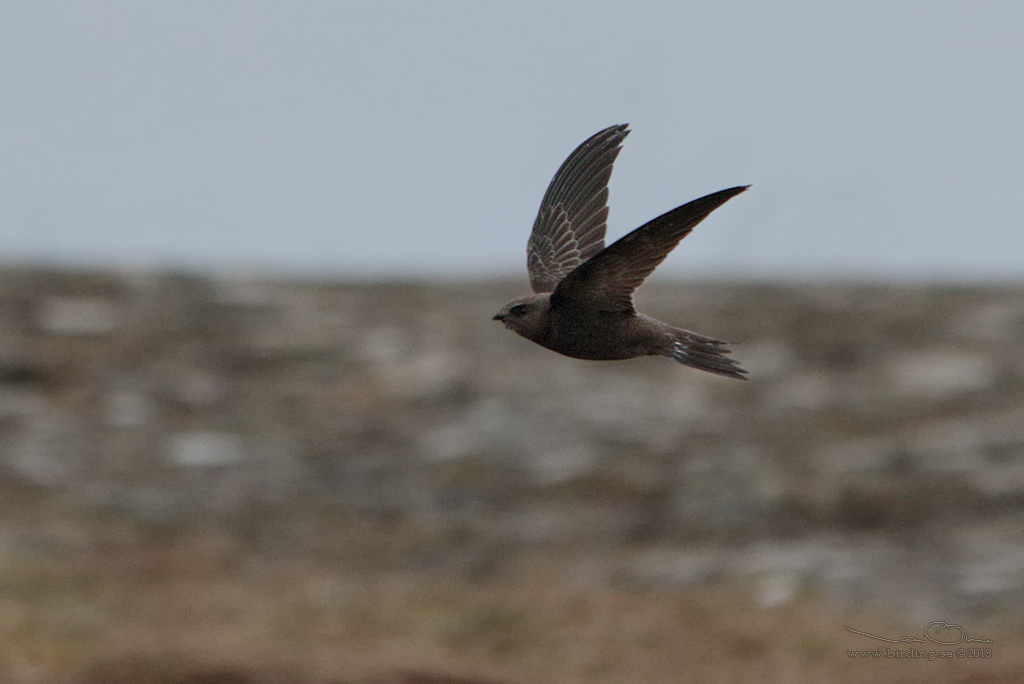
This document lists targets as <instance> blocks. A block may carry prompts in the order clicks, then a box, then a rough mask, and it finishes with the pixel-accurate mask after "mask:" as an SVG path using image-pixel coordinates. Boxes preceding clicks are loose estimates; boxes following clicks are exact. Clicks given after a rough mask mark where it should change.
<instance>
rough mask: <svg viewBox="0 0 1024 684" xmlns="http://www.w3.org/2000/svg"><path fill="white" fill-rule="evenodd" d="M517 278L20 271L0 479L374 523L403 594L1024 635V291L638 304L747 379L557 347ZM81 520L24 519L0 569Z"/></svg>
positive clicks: (376, 564) (5, 378) (155, 506)
mask: <svg viewBox="0 0 1024 684" xmlns="http://www.w3.org/2000/svg"><path fill="white" fill-rule="evenodd" d="M524 288H525V285H524V283H520V282H510V283H503V282H496V283H487V282H465V283H421V282H408V283H402V282H396V283H339V282H303V281H266V280H259V279H254V278H248V277H242V276H228V275H223V276H222V275H186V274H168V273H128V272H124V273H114V272H111V273H87V272H56V271H49V270H45V269H30V268H23V269H7V270H3V271H0V487H2V488H3V490H2V491H5V492H7V495H6V496H5V499H6V500H7V501H8V502H11V501H14V500H19V501H20V500H21V499H18V498H17V497H28V498H30V499H31V500H32V501H35V502H43V503H41V504H39V505H45V506H48V507H49V508H47V510H58V511H60V516H57V517H58V518H60V517H61V516H64V517H66V518H67V519H89V520H98V519H102V520H104V521H110V520H119V521H129V522H131V523H132V524H138V525H142V526H145V527H146V528H147V529H159V530H172V531H173V530H181V529H194V528H195V526H196V525H215V526H218V529H220V530H221V531H222V532H224V534H227V535H228V536H229V537H231V538H232V539H240V540H242V541H243V542H244V544H246V545H247V547H251V548H256V549H259V550H260V551H261V552H265V553H268V554H271V555H273V554H287V553H298V552H300V551H303V552H304V551H309V550H314V551H315V550H317V549H321V548H323V547H325V546H330V541H325V536H324V534H323V527H322V524H321V522H322V521H324V520H329V521H331V525H334V526H337V528H338V531H337V534H339V535H347V534H351V530H352V529H361V528H359V526H360V525H381V526H384V528H386V529H389V530H393V537H391V538H389V539H388V540H387V542H386V543H384V542H381V543H380V544H374V543H368V542H365V541H364V542H360V543H353V544H351V546H350V547H348V549H349V551H348V552H347V553H348V555H349V558H348V562H351V563H352V564H353V566H359V567H361V568H375V569H378V570H380V571H381V572H400V573H413V574H418V575H424V576H444V577H464V578H469V579H471V580H473V579H479V580H481V581H486V580H488V579H489V578H495V577H502V576H504V573H508V572H511V571H513V570H514V567H515V565H516V563H518V562H520V559H521V558H522V555H521V554H523V553H529V554H533V555H535V556H536V555H538V554H539V555H540V556H542V557H558V558H563V559H567V566H566V567H567V568H569V570H568V571H567V572H568V575H567V576H568V577H569V578H570V581H572V582H575V583H577V584H579V585H580V586H593V587H602V586H637V587H660V588H662V589H669V590H681V591H685V590H686V589H687V588H691V587H701V586H708V585H711V584H714V583H718V582H723V581H725V582H732V581H736V582H741V583H743V584H744V585H745V586H749V587H750V588H751V589H750V591H751V596H752V600H753V602H754V604H755V605H759V606H765V607H769V606H783V605H786V604H788V603H790V602H792V601H797V600H799V599H800V597H802V596H806V595H808V594H813V595H814V596H816V597H819V598H822V599H823V600H825V601H827V602H829V603H830V604H834V605H837V606H850V605H854V606H863V605H868V606H875V607H878V608H880V609H884V610H887V611H890V612H892V613H893V614H896V615H899V616H900V619H905V620H909V621H917V622H921V624H927V623H928V622H930V621H932V620H942V619H949V618H948V617H947V616H952V615H955V616H958V617H963V616H968V617H977V618H979V619H980V618H986V617H991V616H1007V617H1012V618H1019V617H1020V616H1022V615H1024V592H1022V591H1021V590H1022V588H1024V347H1022V343H1024V287H1020V286H1019V287H1011V286H1004V287H996V286H990V287H981V286H976V287H967V286H941V287H940V286H911V285H883V284H875V285H856V284H821V283H808V284H788V285H778V284H743V285H724V284H714V283H680V284H676V285H673V284H653V283H652V284H650V285H648V286H646V287H645V288H643V289H642V290H641V291H640V293H639V297H638V308H640V309H642V310H643V311H645V312H647V313H649V314H651V315H654V316H656V317H658V318H662V319H663V320H668V321H671V322H673V323H676V324H678V325H680V326H681V327H686V328H690V329H693V330H697V331H700V332H703V333H705V334H708V335H711V336H715V337H719V338H721V339H726V340H729V341H730V342H732V343H733V349H734V354H735V356H736V358H738V359H739V360H741V361H742V362H743V364H744V366H745V367H746V368H747V369H748V370H749V371H750V375H751V381H750V382H738V381H734V380H730V379H725V378H721V377H716V376H711V375H707V374H703V373H700V372H698V371H695V370H692V369H689V368H685V367H682V366H679V365H677V364H674V363H672V362H671V361H670V360H668V359H664V358H649V359H638V360H633V361H627V362H615V363H595V362H587V361H578V360H572V359H568V358H565V357H561V356H558V355H556V354H553V353H551V352H548V351H546V350H544V349H541V348H540V347H537V346H536V345H533V344H531V343H529V342H526V341H525V340H522V339H520V338H518V337H516V336H514V335H513V334H511V333H508V332H506V331H505V330H504V329H503V328H502V326H501V325H500V324H498V323H495V322H493V321H491V320H490V318H491V316H492V315H493V314H494V313H495V312H496V311H497V310H498V308H500V306H501V305H502V304H504V303H505V302H506V301H507V300H508V299H510V298H512V297H513V296H515V295H518V294H522V293H523V292H524V291H525V289H524ZM61 519H63V518H61ZM105 524H106V523H105ZM90 529H91V528H78V527H73V526H72V527H69V526H68V525H67V524H65V523H61V522H60V521H59V520H56V519H55V518H54V517H52V516H51V517H48V518H46V519H45V520H41V519H35V518H33V517H32V516H26V515H18V514H16V513H14V512H12V511H11V510H10V507H8V512H7V513H6V514H5V516H4V517H3V518H0V560H2V562H5V563H9V562H11V560H10V559H21V558H24V557H25V556H26V555H28V556H32V557H36V556H38V555H39V554H42V555H43V557H47V558H48V557H51V556H52V557H62V558H71V559H74V558H78V557H84V556H87V555H88V554H89V553H90V549H93V548H94V547H95V546H96V544H97V543H98V542H97V538H96V537H95V536H93V535H92V532H90ZM375 529H376V528H375ZM332 538H336V537H332ZM334 552H337V549H334ZM4 559H6V560H4Z"/></svg>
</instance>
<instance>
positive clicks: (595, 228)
mask: <svg viewBox="0 0 1024 684" xmlns="http://www.w3.org/2000/svg"><path fill="white" fill-rule="evenodd" d="M628 127H629V124H620V125H618V126H611V127H609V128H606V129H604V130H603V131H601V132H600V133H597V134H595V135H593V136H591V137H590V138H589V139H587V140H586V141H585V142H584V143H583V144H582V145H580V146H579V147H577V148H576V149H575V150H574V151H573V153H572V154H570V155H569V157H568V159H566V160H565V162H563V164H562V166H561V167H560V168H559V169H558V172H557V173H556V174H555V177H554V178H552V179H551V184H550V185H548V190H547V192H546V193H544V200H543V201H542V202H541V205H540V211H539V212H538V214H537V220H536V221H535V222H534V224H533V232H532V233H531V234H530V241H529V242H528V243H527V246H526V266H527V269H529V272H530V285H531V286H532V287H533V291H534V292H551V291H552V290H554V289H555V287H556V286H557V285H558V283H559V281H561V280H562V278H564V277H565V276H566V275H568V274H569V272H571V271H572V270H573V269H574V268H576V267H577V266H579V265H580V264H582V263H583V262H584V261H586V260H587V259H589V258H590V257H592V256H594V255H595V254H597V253H598V252H600V251H601V250H602V249H604V232H605V225H606V224H605V222H606V221H607V220H608V207H607V203H608V180H609V179H610V178H611V175H612V164H614V163H615V158H616V157H617V156H619V150H621V149H622V141H623V140H625V138H626V136H627V135H628V134H629V130H628Z"/></svg>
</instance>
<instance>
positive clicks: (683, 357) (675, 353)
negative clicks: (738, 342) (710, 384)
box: [663, 330, 749, 380]
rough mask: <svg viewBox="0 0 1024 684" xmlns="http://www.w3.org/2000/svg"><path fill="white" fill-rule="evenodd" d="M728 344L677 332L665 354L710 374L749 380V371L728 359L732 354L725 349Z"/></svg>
mask: <svg viewBox="0 0 1024 684" xmlns="http://www.w3.org/2000/svg"><path fill="white" fill-rule="evenodd" d="M725 345H726V343H725V342H723V341H721V340H714V339H711V338H710V337H704V336H703V335H698V334H697V333H692V332H689V331H688V330H676V331H675V336H674V339H673V340H672V341H671V342H670V343H669V346H668V347H667V349H666V350H665V351H664V352H663V353H664V354H665V356H670V357H672V358H673V359H675V360H676V361H678V362H679V363H682V364H684V365H687V366H692V367H693V368H698V369H700V370H702V371H707V372H708V373H715V374H716V375H725V376H727V377H730V378H736V379H737V380H749V378H748V377H747V371H745V370H744V369H742V368H740V364H739V363H737V362H736V361H733V360H732V359H730V358H728V357H726V356H725V355H726V354H729V353H731V352H730V351H729V350H728V349H726V348H725Z"/></svg>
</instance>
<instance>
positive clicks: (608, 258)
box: [552, 185, 749, 312]
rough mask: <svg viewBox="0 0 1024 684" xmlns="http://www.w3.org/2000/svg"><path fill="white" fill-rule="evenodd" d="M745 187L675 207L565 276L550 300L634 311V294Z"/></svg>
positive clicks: (745, 186)
mask: <svg viewBox="0 0 1024 684" xmlns="http://www.w3.org/2000/svg"><path fill="white" fill-rule="evenodd" d="M748 187H749V186H747V185H744V186H739V187H735V188H729V189H727V190H720V191H718V192H715V193H712V194H710V195H706V196H704V197H701V198H700V199H696V200H694V201H692V202H689V203H687V204H684V205H683V206H681V207H676V208H675V209H673V210H672V211H670V212H668V213H666V214H662V215H661V216H659V217H658V218H656V219H654V220H653V221H649V222H647V223H645V224H644V225H642V226H640V227H639V228H637V229H636V230H634V231H633V232H632V233H629V234H628V235H626V236H625V237H623V238H621V239H619V240H617V241H616V242H615V243H614V244H612V245H611V246H609V247H608V248H607V249H605V250H603V251H602V252H600V253H599V254H596V255H595V256H594V257H592V258H591V259H589V260H588V261H585V262H583V263H582V264H581V265H580V266H578V267H577V268H576V269H574V270H573V271H572V272H571V273H569V274H568V275H567V276H565V278H563V279H562V281H561V282H560V283H558V286H557V287H556V288H555V290H554V293H553V295H552V297H553V302H554V301H560V302H562V303H572V304H573V305H576V306H584V307H587V308H594V309H599V310H602V311H628V312H632V311H633V291H634V290H636V288H638V287H639V286H640V284H641V283H642V282H644V280H645V279H646V278H647V276H649V275H650V274H651V273H652V272H653V271H654V269H655V268H656V267H657V266H658V264H660V263H661V262H662V261H664V259H665V257H666V256H668V253H669V252H671V251H672V250H673V249H674V248H675V247H676V245H678V244H679V241H680V240H682V239H683V238H684V237H686V236H687V235H688V234H689V233H690V231H691V230H693V228H694V226H696V225H697V224H698V223H700V222H701V221H703V220H704V219H705V218H707V217H708V215H709V214H710V213H711V212H713V211H714V210H715V209H717V208H718V207H720V206H722V205H723V204H725V203H726V202H727V201H729V199H731V198H733V197H735V196H736V195H738V194H740V193H741V192H743V191H744V190H746V189H747V188H748Z"/></svg>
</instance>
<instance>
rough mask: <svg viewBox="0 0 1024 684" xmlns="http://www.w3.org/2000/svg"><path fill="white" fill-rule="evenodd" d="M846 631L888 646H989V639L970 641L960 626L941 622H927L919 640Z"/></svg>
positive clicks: (855, 630) (852, 630)
mask: <svg viewBox="0 0 1024 684" xmlns="http://www.w3.org/2000/svg"><path fill="white" fill-rule="evenodd" d="M843 627H844V628H846V630H847V631H849V632H853V633H854V634H860V635H861V636H866V637H870V638H872V639H878V640H879V641H885V642H887V643H890V644H909V643H914V642H917V643H921V644H923V643H925V639H927V640H928V641H931V642H934V643H936V644H940V645H942V646H953V645H955V644H960V643H964V644H970V643H981V644H991V643H992V640H991V639H972V638H971V637H969V636H967V632H966V631H964V629H963V627H961V626H960V625H955V624H953V623H951V622H943V621H942V620H935V621H933V622H929V623H928V624H927V625H926V626H925V628H924V636H925V639H919V638H918V637H908V636H901V637H900V638H899V639H889V638H887V637H882V636H877V635H875V634H871V633H870V632H864V631H862V630H859V629H854V628H853V627H849V626H847V625H843Z"/></svg>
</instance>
